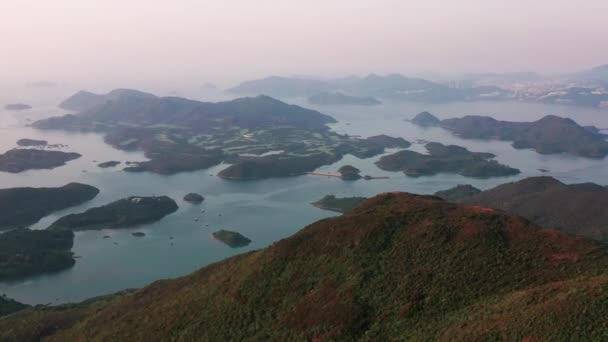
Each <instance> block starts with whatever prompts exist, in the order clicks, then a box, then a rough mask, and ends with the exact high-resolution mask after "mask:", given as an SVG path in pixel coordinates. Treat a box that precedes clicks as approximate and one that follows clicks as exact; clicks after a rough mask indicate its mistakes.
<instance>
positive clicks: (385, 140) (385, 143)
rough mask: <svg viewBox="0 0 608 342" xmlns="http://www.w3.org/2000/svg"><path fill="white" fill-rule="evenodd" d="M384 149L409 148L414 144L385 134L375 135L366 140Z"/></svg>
mask: <svg viewBox="0 0 608 342" xmlns="http://www.w3.org/2000/svg"><path fill="white" fill-rule="evenodd" d="M365 140H367V141H369V142H371V143H374V144H376V145H378V146H381V147H383V148H408V147H410V146H411V145H412V144H411V143H410V142H409V141H407V140H405V139H403V138H394V137H390V136H388V135H385V134H380V135H374V136H373V137H369V138H367V139H365Z"/></svg>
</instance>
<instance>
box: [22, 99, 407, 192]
mask: <svg viewBox="0 0 608 342" xmlns="http://www.w3.org/2000/svg"><path fill="white" fill-rule="evenodd" d="M62 106H63V107H65V108H70V109H74V110H78V111H79V112H78V113H77V114H68V115H65V116H62V117H54V118H49V119H44V120H40V121H37V122H35V123H33V125H32V126H33V127H35V128H37V129H60V130H68V131H87V132H101V133H104V134H105V141H106V142H107V143H108V144H110V145H112V146H114V147H115V148H118V149H121V150H143V151H144V153H145V155H146V157H148V158H149V159H150V160H149V161H144V162H137V163H134V164H132V165H129V166H128V167H126V168H125V171H128V172H142V171H149V172H154V173H159V174H174V173H178V172H184V171H194V170H200V169H205V168H208V167H211V166H214V165H217V164H219V163H221V162H222V161H224V162H227V163H229V164H231V166H229V167H228V168H226V169H225V170H223V171H222V172H220V173H219V176H220V177H223V178H226V179H233V180H249V179H261V178H269V177H288V176H294V175H302V174H305V173H306V172H309V171H313V170H315V169H316V168H318V167H319V166H323V165H328V164H331V163H334V162H336V161H338V160H340V158H342V157H343V156H344V155H346V154H353V155H355V156H357V157H359V158H368V157H373V156H376V155H379V154H381V153H383V152H384V145H385V143H384V142H381V141H373V140H368V139H360V138H355V137H349V136H346V135H341V134H338V133H335V132H333V131H331V130H330V129H329V127H328V126H326V124H328V123H333V122H335V119H333V118H332V117H330V116H327V115H324V114H321V113H319V112H317V111H314V110H310V109H306V108H302V107H299V106H295V105H289V104H286V103H284V102H281V101H278V100H275V99H273V98H271V97H268V96H257V97H249V98H239V99H235V100H232V101H224V102H217V103H210V102H199V101H193V100H188V99H184V98H178V97H157V96H154V95H152V94H147V93H142V92H138V91H135V90H126V89H119V90H115V91H112V92H110V93H108V94H105V95H97V94H92V93H86V92H80V93H78V94H76V95H74V96H73V97H72V98H70V99H67V100H66V101H64V103H63V104H62ZM392 143H393V144H394V143H398V144H400V145H401V146H403V145H404V142H402V141H399V142H392ZM270 151H282V153H280V154H274V155H269V156H259V157H256V156H255V155H260V154H264V153H266V152H270ZM243 155H246V156H243ZM252 155H253V156H252Z"/></svg>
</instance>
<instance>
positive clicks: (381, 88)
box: [228, 65, 608, 107]
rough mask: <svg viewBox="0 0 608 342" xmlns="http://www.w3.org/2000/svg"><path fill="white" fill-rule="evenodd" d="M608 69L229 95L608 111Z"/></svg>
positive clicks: (347, 82) (289, 87) (305, 81)
mask: <svg viewBox="0 0 608 342" xmlns="http://www.w3.org/2000/svg"><path fill="white" fill-rule="evenodd" d="M606 88H608V65H603V66H598V67H595V68H592V69H589V70H585V71H582V72H577V73H571V74H565V75H551V76H545V75H541V74H538V73H534V72H515V73H477V74H465V75H462V76H458V77H457V81H448V80H446V81H443V82H437V81H430V80H426V79H423V78H418V77H406V76H403V75H400V74H389V75H376V74H370V75H368V76H364V77H359V76H351V77H344V78H334V79H315V78H300V77H281V76H271V77H267V78H263V79H258V80H251V81H246V82H243V83H241V84H239V85H237V86H236V87H233V88H231V89H228V91H230V92H232V93H235V94H240V95H258V94H266V95H271V96H277V97H296V96H298V97H310V96H314V95H315V94H317V93H327V92H329V93H332V92H340V93H344V94H345V95H349V96H359V97H361V96H372V97H377V98H380V99H390V100H402V101H416V102H427V103H442V102H450V101H484V100H516V101H528V102H541V103H553V104H566V105H576V106H587V107H608V91H607V89H606Z"/></svg>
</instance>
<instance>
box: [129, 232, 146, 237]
mask: <svg viewBox="0 0 608 342" xmlns="http://www.w3.org/2000/svg"><path fill="white" fill-rule="evenodd" d="M131 235H133V236H135V237H144V236H146V233H144V232H133V233H131Z"/></svg>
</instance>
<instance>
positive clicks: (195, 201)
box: [184, 192, 205, 204]
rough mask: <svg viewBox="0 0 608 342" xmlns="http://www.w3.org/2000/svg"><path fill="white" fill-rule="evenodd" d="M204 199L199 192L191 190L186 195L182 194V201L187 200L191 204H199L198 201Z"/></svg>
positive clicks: (200, 201)
mask: <svg viewBox="0 0 608 342" xmlns="http://www.w3.org/2000/svg"><path fill="white" fill-rule="evenodd" d="M204 200H205V197H203V196H201V195H200V194H197V193H194V192H191V193H189V194H187V195H186V196H184V201H186V202H188V203H192V204H199V203H203V201H204Z"/></svg>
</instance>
